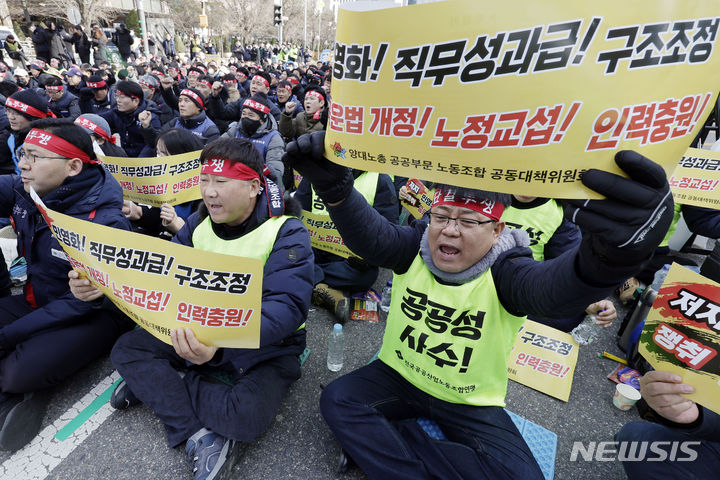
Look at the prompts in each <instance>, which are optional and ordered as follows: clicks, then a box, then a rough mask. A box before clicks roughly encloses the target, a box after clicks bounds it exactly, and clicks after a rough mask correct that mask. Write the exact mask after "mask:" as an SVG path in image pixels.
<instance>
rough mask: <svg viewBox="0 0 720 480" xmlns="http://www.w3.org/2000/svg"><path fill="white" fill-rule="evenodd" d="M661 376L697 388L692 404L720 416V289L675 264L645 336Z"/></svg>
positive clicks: (648, 356) (645, 350)
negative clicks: (671, 375) (669, 374)
mask: <svg viewBox="0 0 720 480" xmlns="http://www.w3.org/2000/svg"><path fill="white" fill-rule="evenodd" d="M638 351H639V352H640V354H641V355H642V356H643V357H644V358H645V360H647V361H648V362H649V363H650V365H652V366H653V368H655V370H664V371H668V372H673V373H676V374H678V375H680V376H681V377H682V379H683V383H686V384H688V385H692V386H693V387H694V388H695V393H693V394H690V395H686V396H687V397H688V398H689V399H690V400H692V401H694V402H696V403H699V404H701V405H703V406H705V407H707V408H709V409H710V410H712V411H714V412H716V413H720V383H718V382H719V381H720V356H718V352H720V284H717V283H715V282H713V281H712V280H709V279H707V278H705V277H703V276H702V275H699V274H697V273H695V272H693V271H691V270H688V269H687V268H684V267H682V266H680V265H678V264H675V263H674V264H673V265H672V267H671V268H670V272H668V275H667V277H666V278H665V282H664V283H663V284H662V287H660V291H659V292H658V295H657V298H656V299H655V302H654V303H653V307H652V310H650V313H649V314H648V317H647V320H646V321H645V327H644V328H643V331H642V335H640V343H639V345H638Z"/></svg>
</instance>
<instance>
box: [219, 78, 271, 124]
mask: <svg viewBox="0 0 720 480" xmlns="http://www.w3.org/2000/svg"><path fill="white" fill-rule="evenodd" d="M269 91H270V75H268V74H267V73H265V72H258V73H257V74H255V76H254V77H253V78H252V81H251V82H250V90H249V92H250V96H251V97H254V96H255V95H257V94H258V93H260V94H263V95H265V96H266V97H267V94H268V92H269ZM220 92H221V90H219V89H215V88H214V89H212V91H211V94H210V96H209V97H208V99H207V108H208V116H209V117H210V118H212V119H213V121H217V120H227V121H229V122H237V121H238V120H240V115H241V113H242V110H243V108H244V101H245V100H244V99H240V100H238V101H235V102H232V103H229V104H227V105H225V103H224V102H223V101H222V98H221V97H220ZM268 107H269V108H270V114H271V116H272V117H273V119H274V120H275V121H276V122H277V121H278V120H279V119H280V114H281V113H282V112H281V111H280V109H279V108H278V107H277V106H276V105H275V104H274V103H272V102H268Z"/></svg>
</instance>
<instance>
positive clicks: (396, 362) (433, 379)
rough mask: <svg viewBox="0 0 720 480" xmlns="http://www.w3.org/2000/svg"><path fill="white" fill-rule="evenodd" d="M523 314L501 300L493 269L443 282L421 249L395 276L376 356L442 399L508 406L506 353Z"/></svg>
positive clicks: (416, 384)
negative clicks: (467, 279) (468, 279)
mask: <svg viewBox="0 0 720 480" xmlns="http://www.w3.org/2000/svg"><path fill="white" fill-rule="evenodd" d="M524 321H525V317H516V316H514V315H511V314H510V313H508V312H507V310H505V308H503V306H502V305H501V304H500V300H499V299H498V297H497V291H496V290H495V282H494V281H493V278H492V273H491V272H490V270H488V271H486V272H485V273H483V274H482V275H480V276H479V277H478V278H476V279H475V280H473V281H471V282H467V283H465V284H462V285H443V284H441V283H439V282H438V281H437V280H435V277H434V276H433V274H432V273H431V272H430V270H429V269H428V268H427V266H426V265H425V263H424V261H423V260H422V258H421V257H420V255H419V254H418V255H417V256H416V257H415V260H414V261H413V263H412V265H411V266H410V269H409V270H408V271H407V272H406V273H404V274H402V275H397V274H396V275H394V276H393V295H392V300H391V301H390V312H389V313H388V320H387V325H386V327H385V336H384V337H383V343H382V348H381V349H380V355H379V358H380V359H381V360H382V361H383V362H385V363H386V364H387V365H389V366H390V367H392V368H393V369H394V370H395V371H396V372H398V373H399V374H400V375H402V376H403V377H404V378H405V379H406V380H407V381H409V382H410V383H412V384H413V385H415V386H416V387H417V388H419V389H420V390H422V391H424V392H426V393H428V394H430V395H433V396H434V397H436V398H439V399H441V400H445V401H447V402H452V403H460V404H466V405H496V406H504V405H505V394H506V392H507V380H508V377H507V359H508V356H509V355H510V351H511V350H512V347H513V344H514V342H515V337H516V335H517V332H518V330H519V329H520V326H521V325H522V324H523V322H524Z"/></svg>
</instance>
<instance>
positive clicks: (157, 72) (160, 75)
mask: <svg viewBox="0 0 720 480" xmlns="http://www.w3.org/2000/svg"><path fill="white" fill-rule="evenodd" d="M150 73H152V74H153V75H157V76H158V77H164V76H165V74H164V73H163V72H161V71H160V70H153V71H152V72H150Z"/></svg>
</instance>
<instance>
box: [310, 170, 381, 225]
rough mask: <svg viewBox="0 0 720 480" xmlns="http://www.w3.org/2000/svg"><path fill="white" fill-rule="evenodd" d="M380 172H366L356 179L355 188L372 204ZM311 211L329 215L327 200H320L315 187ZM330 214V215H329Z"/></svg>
mask: <svg viewBox="0 0 720 480" xmlns="http://www.w3.org/2000/svg"><path fill="white" fill-rule="evenodd" d="M379 177H380V174H379V173H377V172H365V173H363V174H361V175H360V176H359V177H357V178H356V179H355V182H354V187H355V190H357V191H358V192H360V195H362V196H363V197H365V200H366V201H367V202H368V204H369V205H370V206H372V205H373V204H374V203H375V192H376V191H377V184H378V178H379ZM311 213H316V214H321V215H328V213H327V207H326V206H325V202H323V201H322V200H320V197H318V195H317V193H315V189H314V188H313V189H312V210H311ZM329 216H330V215H328V217H329Z"/></svg>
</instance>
